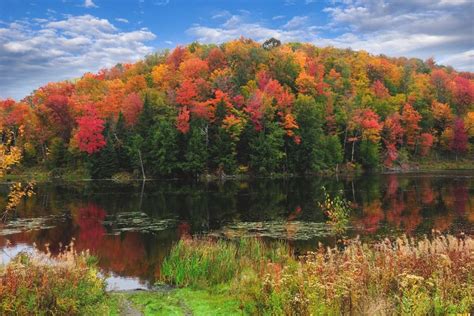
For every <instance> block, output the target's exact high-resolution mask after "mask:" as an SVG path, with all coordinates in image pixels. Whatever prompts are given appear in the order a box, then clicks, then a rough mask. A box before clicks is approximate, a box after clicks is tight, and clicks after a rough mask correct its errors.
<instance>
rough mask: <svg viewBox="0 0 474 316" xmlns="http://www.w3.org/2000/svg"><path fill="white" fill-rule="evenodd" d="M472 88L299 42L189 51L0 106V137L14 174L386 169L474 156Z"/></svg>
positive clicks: (405, 65) (465, 79)
mask: <svg viewBox="0 0 474 316" xmlns="http://www.w3.org/2000/svg"><path fill="white" fill-rule="evenodd" d="M12 71H14V69H12ZM473 79H474V74H473V73H466V72H458V71H456V70H454V69H452V68H451V67H444V66H438V65H436V64H435V62H434V61H433V60H427V61H422V60H419V59H413V58H411V59H409V58H404V57H400V58H388V57H384V56H372V55H370V54H368V53H367V52H364V51H358V52H357V51H352V50H349V49H345V50H344V49H336V48H331V47H327V48H319V47H315V46H313V45H310V44H304V43H288V44H280V43H279V41H277V40H269V41H267V42H266V43H265V44H264V45H262V44H260V43H257V42H254V41H252V40H248V39H243V38H241V39H239V40H235V41H231V42H227V43H224V44H221V45H201V44H197V43H193V44H191V45H189V46H187V47H177V48H175V49H174V50H173V51H171V52H168V51H166V52H162V53H156V54H153V55H150V56H147V57H146V58H145V59H144V60H142V61H139V62H137V63H134V64H118V65H116V66H115V67H113V68H111V69H104V70H101V71H100V72H99V73H97V74H92V73H87V74H85V75H84V76H83V77H81V78H80V79H77V80H73V81H63V82H55V83H49V84H47V85H45V86H44V87H41V88H39V89H37V90H36V91H34V92H33V93H32V94H31V95H30V96H28V97H26V98H25V99H24V100H22V101H20V102H16V101H14V100H10V99H7V100H0V129H1V131H2V141H3V142H4V145H8V146H14V145H15V146H17V147H19V148H21V150H22V152H23V159H22V164H23V165H24V166H36V165H41V166H44V167H47V168H48V169H61V168H63V169H68V168H69V169H77V168H86V169H87V170H89V172H90V175H91V176H92V177H95V178H108V177H110V176H112V175H113V174H115V173H117V172H123V171H126V172H135V174H136V175H137V176H140V177H141V175H142V171H143V172H144V173H145V174H146V176H147V177H148V178H150V177H168V176H196V175H200V174H205V173H218V174H222V173H223V172H225V173H226V174H235V173H238V172H249V173H252V174H264V175H266V174H271V173H280V172H281V173H295V174H296V173H299V174H301V173H312V172H318V171H321V170H334V169H335V167H336V165H339V166H356V165H361V166H363V167H364V168H365V169H369V168H384V167H385V168H397V167H399V166H400V165H402V164H405V163H407V162H409V161H415V160H420V159H421V157H425V156H427V157H437V158H445V159H458V158H460V157H465V158H472V157H474V105H473V103H474V80H473ZM7 143H8V144H7ZM423 159H425V158H423ZM142 166H143V170H142Z"/></svg>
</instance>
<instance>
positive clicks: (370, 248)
mask: <svg viewBox="0 0 474 316" xmlns="http://www.w3.org/2000/svg"><path fill="white" fill-rule="evenodd" d="M162 278H163V280H164V281H166V282H169V283H172V284H175V285H176V286H178V287H180V288H185V289H187V290H194V291H196V290H197V291H207V293H209V295H211V296H212V295H214V294H213V293H218V294H217V295H218V296H216V297H221V298H224V299H225V298H226V297H227V300H226V302H228V304H230V305H231V306H237V305H232V304H234V303H233V302H235V300H238V301H239V304H238V306H239V310H235V314H239V313H243V314H271V315H285V314H286V315H296V314H298V315H310V314H313V315H327V314H330V315H331V314H346V313H356V314H370V315H373V314H382V315H384V314H411V315H425V314H435V315H445V314H453V313H454V314H456V313H467V312H469V311H471V310H472V309H473V308H474V239H473V238H471V237H466V238H463V239H459V238H456V237H453V236H437V237H434V238H432V239H422V240H418V241H415V240H413V239H409V238H401V239H397V240H394V241H388V240H384V241H380V242H378V243H376V244H370V245H369V244H363V243H361V242H360V241H358V240H352V241H350V242H348V244H347V245H346V246H345V247H344V249H329V248H328V249H324V248H321V249H320V250H319V251H317V252H314V253H309V254H307V255H305V256H302V257H300V258H297V259H295V258H294V257H293V256H291V254H290V253H289V251H288V248H287V247H286V246H285V245H283V244H276V245H272V246H268V245H265V244H263V243H261V242H259V241H258V240H254V239H251V240H240V241H238V242H234V241H227V242H225V241H216V242H214V241H209V240H185V241H180V242H179V243H178V244H177V245H176V246H175V248H174V249H173V250H172V252H171V254H170V256H169V257H168V258H167V259H166V261H165V262H164V264H163V269H162ZM178 293H179V292H178ZM201 293H203V292H201ZM160 295H161V294H160ZM153 297H154V294H147V297H146V299H145V300H146V303H144V299H143V297H142V298H141V299H139V298H138V297H136V298H135V302H136V303H137V304H139V305H141V306H142V307H144V309H143V311H145V312H146V311H147V308H151V306H153V305H152V304H155V305H159V304H161V303H158V301H162V298H161V297H160V296H156V299H154V298H153ZM178 301H179V300H178ZM150 302H154V303H150ZM151 314H152V313H151ZM151 314H150V315H151Z"/></svg>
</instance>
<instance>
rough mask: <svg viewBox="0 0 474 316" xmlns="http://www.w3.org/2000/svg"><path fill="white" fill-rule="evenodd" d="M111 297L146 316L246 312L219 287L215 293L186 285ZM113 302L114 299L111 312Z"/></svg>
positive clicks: (238, 313)
mask: <svg viewBox="0 0 474 316" xmlns="http://www.w3.org/2000/svg"><path fill="white" fill-rule="evenodd" d="M111 297H112V299H113V300H115V302H119V304H118V306H120V305H121V306H123V304H124V300H128V301H129V302H130V303H132V304H133V307H134V308H136V309H137V310H139V311H141V312H142V313H143V314H144V315H196V316H199V315H216V316H219V315H222V316H224V315H243V313H242V311H241V309H240V303H239V300H238V299H236V298H235V297H232V296H231V295H229V294H228V291H225V290H218V289H215V290H214V291H212V292H211V291H208V290H195V289H189V288H183V289H175V290H171V291H168V292H160V291H156V292H137V293H133V294H122V293H114V294H112V295H111ZM113 303H114V302H113V301H111V304H112V306H111V308H110V310H111V311H112V310H113V309H114V306H113ZM116 310H117V309H116ZM118 310H120V307H119V308H118ZM118 314H119V312H118ZM118 314H115V313H113V312H111V313H110V315H118Z"/></svg>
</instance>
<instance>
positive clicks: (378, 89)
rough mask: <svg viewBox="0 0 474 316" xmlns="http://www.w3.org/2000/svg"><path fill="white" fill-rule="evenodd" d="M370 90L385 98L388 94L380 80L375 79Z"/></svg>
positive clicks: (378, 96)
mask: <svg viewBox="0 0 474 316" xmlns="http://www.w3.org/2000/svg"><path fill="white" fill-rule="evenodd" d="M372 90H373V91H374V94H375V96H376V97H377V98H380V99H386V98H388V97H389V96H390V93H389V92H388V89H387V88H385V86H384V84H383V83H382V82H381V81H380V80H376V81H375V82H374V83H373V85H372Z"/></svg>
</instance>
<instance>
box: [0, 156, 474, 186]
mask: <svg viewBox="0 0 474 316" xmlns="http://www.w3.org/2000/svg"><path fill="white" fill-rule="evenodd" d="M448 171H472V172H474V160H462V161H439V162H434V161H428V162H423V163H421V164H418V163H416V164H415V163H411V164H407V166H404V167H398V168H393V169H387V168H383V169H379V170H372V171H369V170H366V171H364V170H361V169H354V170H339V171H338V172H335V171H334V170H328V171H326V172H319V173H314V174H302V175H297V174H290V173H275V174H271V175H267V176H256V175H252V174H230V175H221V176H219V175H216V174H209V173H208V174H202V175H200V176H198V177H196V178H192V177H170V178H146V179H143V178H140V177H133V175H132V174H131V173H119V174H117V175H118V177H116V178H114V177H112V178H107V179H92V178H90V177H83V176H84V174H81V175H82V176H79V175H73V174H71V173H69V172H68V170H66V172H65V173H64V174H63V175H62V176H57V175H56V176H55V175H53V170H45V169H42V168H41V169H39V168H37V167H32V168H26V169H25V170H24V171H23V172H22V173H15V172H13V173H10V174H7V175H5V176H4V177H3V179H2V181H0V184H8V183H12V182H17V181H34V182H36V183H46V182H55V181H59V182H89V181H112V182H116V183H128V182H138V181H145V182H147V181H197V182H203V183H205V182H219V181H247V180H259V179H273V180H276V179H292V178H304V177H315V176H316V177H339V176H344V177H346V176H363V175H364V174H372V175H377V174H379V175H390V174H400V175H403V174H417V173H436V172H448Z"/></svg>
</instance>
